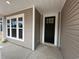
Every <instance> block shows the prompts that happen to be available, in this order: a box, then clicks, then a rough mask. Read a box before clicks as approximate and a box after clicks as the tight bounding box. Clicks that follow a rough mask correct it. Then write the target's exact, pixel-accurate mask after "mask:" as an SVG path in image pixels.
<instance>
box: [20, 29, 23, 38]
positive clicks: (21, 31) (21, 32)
mask: <svg viewBox="0 0 79 59" xmlns="http://www.w3.org/2000/svg"><path fill="white" fill-rule="evenodd" d="M22 36H23V30H22V29H19V38H20V39H22Z"/></svg>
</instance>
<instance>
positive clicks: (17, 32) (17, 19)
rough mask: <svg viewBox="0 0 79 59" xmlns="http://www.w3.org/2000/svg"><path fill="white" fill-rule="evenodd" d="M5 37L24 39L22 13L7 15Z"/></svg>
mask: <svg viewBox="0 0 79 59" xmlns="http://www.w3.org/2000/svg"><path fill="white" fill-rule="evenodd" d="M7 37H8V38H12V39H16V40H20V41H24V14H20V15H16V16H11V17H7Z"/></svg>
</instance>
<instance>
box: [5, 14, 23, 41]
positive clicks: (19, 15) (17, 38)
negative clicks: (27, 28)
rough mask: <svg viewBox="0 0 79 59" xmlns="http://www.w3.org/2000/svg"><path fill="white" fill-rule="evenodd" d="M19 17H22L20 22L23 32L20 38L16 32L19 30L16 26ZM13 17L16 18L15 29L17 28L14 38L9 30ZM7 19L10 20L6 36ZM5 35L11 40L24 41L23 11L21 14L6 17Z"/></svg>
mask: <svg viewBox="0 0 79 59" xmlns="http://www.w3.org/2000/svg"><path fill="white" fill-rule="evenodd" d="M19 17H22V18H23V21H22V24H23V28H22V32H23V34H22V39H20V38H19V35H18V32H19V30H18V29H19V27H18V18H19ZM13 18H16V21H17V23H16V24H17V27H16V29H17V34H16V36H17V37H16V38H14V37H12V35H11V34H12V32H11V19H13ZM7 20H10V36H8V35H7V34H8V32H7V29H8V28H7ZM6 37H7V38H10V39H13V40H18V41H24V13H23V14H18V15H14V16H10V17H6Z"/></svg>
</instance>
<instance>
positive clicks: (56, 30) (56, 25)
mask: <svg viewBox="0 0 79 59" xmlns="http://www.w3.org/2000/svg"><path fill="white" fill-rule="evenodd" d="M49 16H51V15H49ZM49 16H44V17H43V34H42V36H43V37H42V43H43V44H46V45H50V46H57V39H58V38H57V37H58V35H57V34H58V15H53V16H55V17H56V18H55V35H54V36H55V37H54V42H55V43H54V44H48V43H45V41H44V35H45V34H44V32H45V17H49Z"/></svg>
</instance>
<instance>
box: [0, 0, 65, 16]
mask: <svg viewBox="0 0 79 59" xmlns="http://www.w3.org/2000/svg"><path fill="white" fill-rule="evenodd" d="M6 1H9V2H10V4H7V3H6ZM65 1H66V0H0V15H7V14H10V13H14V12H17V11H20V10H23V9H27V8H29V7H31V6H33V5H35V7H36V8H37V9H38V11H39V12H40V13H41V14H47V13H55V12H56V13H57V12H59V11H60V10H61V9H62V7H63V5H64V3H65Z"/></svg>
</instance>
